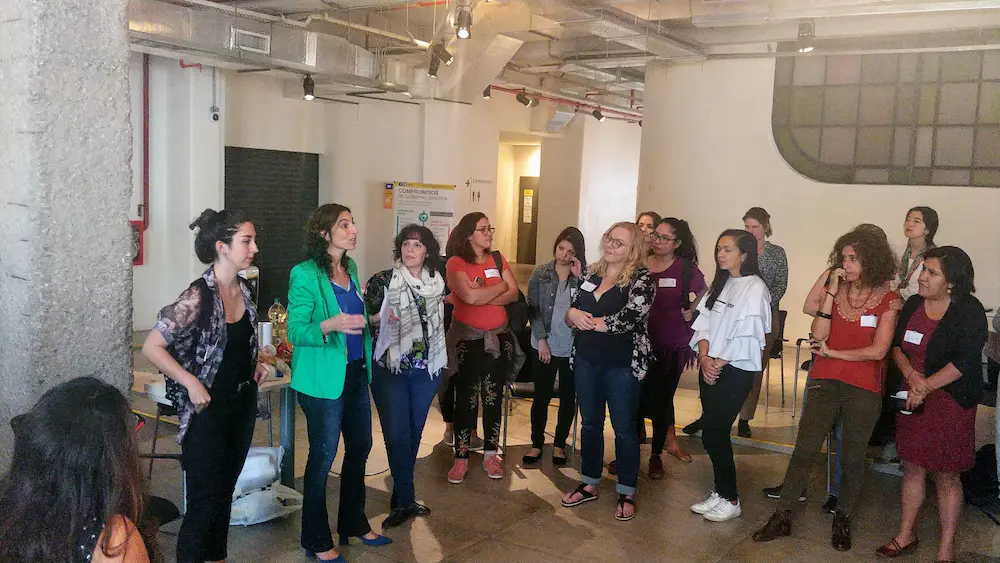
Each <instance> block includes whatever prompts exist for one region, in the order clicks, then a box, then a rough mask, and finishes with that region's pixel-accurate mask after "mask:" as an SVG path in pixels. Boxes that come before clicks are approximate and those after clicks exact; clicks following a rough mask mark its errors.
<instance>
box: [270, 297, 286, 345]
mask: <svg viewBox="0 0 1000 563" xmlns="http://www.w3.org/2000/svg"><path fill="white" fill-rule="evenodd" d="M267 319H268V320H269V321H271V330H272V331H273V334H274V337H273V339H274V341H275V343H278V342H284V341H285V339H286V335H287V328H288V310H287V309H285V306H284V305H282V304H281V299H278V298H275V299H274V305H271V307H270V308H269V309H268V310H267Z"/></svg>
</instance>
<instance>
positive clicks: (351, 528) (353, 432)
mask: <svg viewBox="0 0 1000 563" xmlns="http://www.w3.org/2000/svg"><path fill="white" fill-rule="evenodd" d="M357 244H358V228H357V227H356V226H355V225H354V217H353V216H352V215H351V210H350V209H348V208H346V207H344V206H343V205H338V204H336V203H328V204H326V205H321V206H320V207H319V208H317V209H316V210H315V211H313V213H312V215H311V216H310V217H309V220H308V221H307V222H306V259H305V260H304V261H303V262H300V263H299V264H298V265H297V266H295V267H294V268H292V272H291V276H290V278H289V284H288V339H289V340H290V341H291V343H292V344H293V345H294V346H295V353H294V354H293V355H292V373H293V377H292V389H295V390H296V391H297V392H298V396H299V406H301V407H302V412H303V413H305V415H306V431H307V434H308V436H309V458H308V460H307V461H306V473H305V477H304V478H303V497H304V498H303V500H302V536H301V540H300V541H301V545H302V548H303V549H305V551H306V556H308V557H315V558H317V559H319V560H321V561H337V562H339V563H344V562H345V561H346V560H345V559H344V556H343V555H341V554H340V553H338V551H337V550H336V549H335V548H334V545H333V534H332V533H331V532H330V517H329V514H328V512H327V502H326V486H327V481H328V479H329V476H330V468H331V467H332V466H333V460H334V458H335V457H336V456H337V447H338V445H339V443H340V438H341V434H343V438H344V462H343V467H342V469H341V472H340V498H339V499H338V501H339V510H338V512H337V534H338V535H339V536H340V545H347V543H348V542H349V541H350V538H352V537H358V538H360V539H361V541H362V543H364V544H365V545H368V546H373V547H380V546H384V545H387V544H389V543H392V540H390V539H389V538H387V537H385V536H381V535H378V534H376V533H375V532H373V531H372V527H371V524H369V523H368V517H367V516H366V515H365V464H366V462H367V461H368V453H369V452H370V451H371V448H372V416H371V412H372V411H371V401H370V395H369V393H368V385H369V383H370V382H371V374H372V337H371V331H370V330H369V329H368V321H367V317H366V315H365V305H364V301H363V300H362V297H361V289H360V287H361V286H360V283H359V282H358V265H357V264H356V263H355V262H354V260H353V259H351V258H350V257H349V256H348V255H347V253H348V251H351V250H354V249H355V248H357Z"/></svg>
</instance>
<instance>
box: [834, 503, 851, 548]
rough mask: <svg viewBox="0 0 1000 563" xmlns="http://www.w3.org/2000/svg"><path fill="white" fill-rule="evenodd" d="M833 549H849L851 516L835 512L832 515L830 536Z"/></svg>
mask: <svg viewBox="0 0 1000 563" xmlns="http://www.w3.org/2000/svg"><path fill="white" fill-rule="evenodd" d="M830 543H831V544H832V545H833V549H836V550H837V551H848V550H850V549H851V517H850V516H846V515H844V514H841V513H840V512H837V513H836V514H834V515H833V536H832V537H831V538H830Z"/></svg>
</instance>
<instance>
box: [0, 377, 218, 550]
mask: <svg viewBox="0 0 1000 563" xmlns="http://www.w3.org/2000/svg"><path fill="white" fill-rule="evenodd" d="M135 423H136V418H135V415H133V414H132V412H131V411H130V410H129V406H128V402H127V401H126V400H125V397H124V396H122V394H121V393H120V392H119V391H118V390H117V389H115V388H114V387H112V386H110V385H108V384H107V383H104V382H102V381H99V380H97V379H94V378H92V377H81V378H78V379H73V380H71V381H67V382H66V383H63V384H61V385H58V386H56V387H53V388H52V389H50V390H49V391H47V392H46V393H45V394H44V395H42V398H41V399H39V400H38V402H37V403H36V404H35V406H34V407H32V408H31V410H30V411H28V412H27V413H25V414H22V415H18V416H15V417H14V418H13V419H12V420H11V421H10V425H11V428H12V429H13V431H14V453H13V457H12V458H11V460H10V471H9V472H8V473H7V474H6V475H4V476H3V478H2V479H0V506H2V507H3V510H2V511H0V561H3V562H4V563H7V562H15V561H16V562H19V563H20V562H43V561H44V562H49V561H59V562H67V563H98V562H100V563H149V561H150V559H151V558H150V556H149V554H148V552H147V551H146V547H145V545H144V544H143V538H142V537H140V534H139V532H138V531H137V530H136V525H137V524H139V518H140V517H141V515H142V512H143V505H144V504H145V502H146V491H145V483H144V479H143V477H142V473H141V472H140V470H139V455H138V453H137V451H136V444H135V438H134V436H133V435H134V433H135ZM226 524H227V525H228V524H229V522H228V521H227V522H226ZM154 541H155V540H154ZM151 545H152V546H153V547H155V543H151ZM154 556H155V554H154ZM154 560H155V557H154Z"/></svg>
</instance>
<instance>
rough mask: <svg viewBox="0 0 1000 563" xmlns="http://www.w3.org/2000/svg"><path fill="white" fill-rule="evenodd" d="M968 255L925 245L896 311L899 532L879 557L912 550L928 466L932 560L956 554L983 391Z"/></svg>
mask: <svg viewBox="0 0 1000 563" xmlns="http://www.w3.org/2000/svg"><path fill="white" fill-rule="evenodd" d="M973 276H974V273H973V268H972V261H971V260H970V259H969V256H968V255H967V254H966V253H965V252H963V251H962V249H960V248H957V247H954V246H942V247H938V248H934V249H931V250H928V251H927V254H926V255H925V256H924V269H923V271H922V272H921V273H920V278H919V287H920V290H919V293H918V294H917V295H914V296H912V297H910V298H909V299H908V300H907V301H906V305H905V306H904V307H903V311H902V313H901V314H900V318H899V324H898V325H897V327H896V337H895V339H894V341H893V349H892V354H893V358H894V359H895V360H896V365H897V366H899V369H900V372H902V374H903V379H904V384H903V387H904V389H906V390H907V391H908V397H907V400H906V406H907V410H911V409H914V408H915V407H917V406H918V405H921V404H922V405H923V409H922V410H920V411H918V412H914V413H913V414H902V413H900V414H899V418H898V420H897V422H896V447H897V448H898V450H899V459H900V460H901V461H902V462H903V471H904V475H903V488H902V495H901V496H902V505H903V518H902V523H901V525H900V529H899V534H898V535H896V537H895V538H893V539H892V540H890V541H889V543H887V544H886V545H884V546H882V547H880V548H879V549H878V550H877V551H876V553H877V554H878V555H880V556H882V557H889V558H891V557H898V556H900V555H905V554H908V553H912V552H913V551H915V550H916V548H917V545H918V544H919V541H918V539H917V536H916V533H915V531H914V529H915V527H916V525H917V517H918V515H919V513H920V507H921V505H922V504H923V500H924V494H925V491H926V486H927V474H928V473H930V474H932V475H933V476H934V482H935V483H936V485H937V486H936V488H937V496H938V512H939V519H940V521H941V543H940V544H939V545H938V552H937V560H938V561H954V560H955V531H956V529H957V528H958V518H959V516H960V514H961V512H962V502H963V500H962V481H961V480H960V479H959V476H960V475H961V474H962V472H963V471H966V470H967V469H969V468H970V467H972V464H973V461H974V459H975V454H976V450H975V447H976V436H975V434H976V406H977V404H978V401H979V397H980V395H982V392H983V386H984V383H983V377H982V364H981V361H982V360H981V353H982V350H983V345H984V344H985V343H986V335H987V328H986V312H985V311H984V310H983V305H982V303H980V302H979V300H978V299H976V298H975V297H973V296H972V293H973V292H974V291H975V285H974V284H973Z"/></svg>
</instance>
